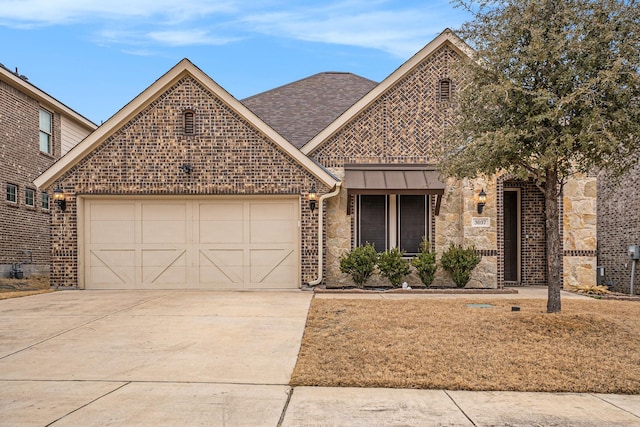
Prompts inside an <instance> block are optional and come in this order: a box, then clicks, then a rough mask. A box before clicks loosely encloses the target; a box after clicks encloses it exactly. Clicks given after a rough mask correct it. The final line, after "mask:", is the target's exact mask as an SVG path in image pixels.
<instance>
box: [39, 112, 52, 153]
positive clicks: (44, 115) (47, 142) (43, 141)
mask: <svg viewBox="0 0 640 427" xmlns="http://www.w3.org/2000/svg"><path fill="white" fill-rule="evenodd" d="M51 119H52V115H51V113H50V112H48V111H47V110H43V109H40V151H42V152H43V153H47V154H53V147H52V145H53V144H52V143H51V142H52V139H53V138H52V132H51V129H52V125H51V122H52V120H51Z"/></svg>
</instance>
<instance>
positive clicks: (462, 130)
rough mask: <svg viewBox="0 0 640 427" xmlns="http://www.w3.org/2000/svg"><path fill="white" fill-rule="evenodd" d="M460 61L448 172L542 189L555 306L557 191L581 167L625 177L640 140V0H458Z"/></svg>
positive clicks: (551, 305) (556, 306) (555, 307)
mask: <svg viewBox="0 0 640 427" xmlns="http://www.w3.org/2000/svg"><path fill="white" fill-rule="evenodd" d="M453 3H454V4H456V5H457V6H460V7H463V8H466V9H467V10H469V11H470V12H471V13H473V19H472V20H471V21H470V22H468V23H466V24H464V26H463V27H462V28H461V29H460V30H459V31H458V35H460V36H461V37H462V38H463V39H465V40H466V41H467V42H468V43H469V44H470V45H471V47H472V48H473V49H474V50H475V51H476V53H477V56H476V57H475V58H474V60H473V61H468V62H465V63H464V65H463V67H464V69H463V70H462V73H463V75H464V76H465V78H464V79H463V80H462V81H461V84H460V86H461V87H460V88H459V89H460V90H459V93H458V97H457V101H456V108H457V113H458V118H457V121H456V126H455V127H454V128H452V129H450V132H449V136H448V138H447V140H446V141H445V143H444V152H443V153H442V159H443V164H442V168H443V170H444V172H445V174H447V175H451V176H456V177H470V178H472V177H476V176H478V175H480V174H485V175H489V176H490V175H493V174H495V173H498V172H506V173H510V174H513V175H515V176H518V177H521V178H523V179H529V178H532V179H533V180H534V181H535V183H536V184H537V185H538V187H539V188H540V190H541V191H542V192H543V193H544V195H545V211H546V212H545V217H546V218H545V219H546V230H547V264H548V267H547V270H548V285H549V298H548V302H547V311H548V312H558V311H560V309H561V304H560V289H561V287H562V279H561V276H560V271H561V266H562V246H561V240H560V233H559V230H560V226H561V223H560V221H559V212H560V210H559V197H560V195H561V194H562V189H563V186H564V184H565V183H566V182H567V179H569V178H570V177H571V176H572V175H574V174H576V173H589V172H594V171H598V170H606V171H607V173H608V174H609V175H610V176H619V175H621V174H622V173H624V172H625V171H627V170H628V169H629V167H630V165H633V164H635V163H637V161H638V154H637V153H638V152H637V150H638V146H639V145H640V76H639V70H640V4H638V2H636V1H635V0H562V1H558V0H498V1H488V0H480V1H473V0H453Z"/></svg>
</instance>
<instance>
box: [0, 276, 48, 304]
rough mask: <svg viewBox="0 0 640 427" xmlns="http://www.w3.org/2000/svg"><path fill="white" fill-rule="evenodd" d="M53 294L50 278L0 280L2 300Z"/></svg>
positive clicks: (0, 296) (0, 297)
mask: <svg viewBox="0 0 640 427" xmlns="http://www.w3.org/2000/svg"><path fill="white" fill-rule="evenodd" d="M47 292H52V290H51V288H50V285H49V278H48V277H41V276H33V277H30V278H28V279H0V300H3V299H8V298H17V297H26V296H29V295H36V294H43V293H47Z"/></svg>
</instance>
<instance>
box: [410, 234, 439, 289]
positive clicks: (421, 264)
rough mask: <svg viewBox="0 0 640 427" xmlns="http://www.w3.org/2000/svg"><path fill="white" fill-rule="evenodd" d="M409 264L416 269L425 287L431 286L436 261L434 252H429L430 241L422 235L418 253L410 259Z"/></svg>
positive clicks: (436, 266) (436, 267) (436, 265)
mask: <svg viewBox="0 0 640 427" xmlns="http://www.w3.org/2000/svg"><path fill="white" fill-rule="evenodd" d="M411 264H413V266H414V267H415V268H416V270H418V276H420V280H421V281H422V283H423V284H424V285H425V286H427V287H429V286H431V284H432V283H433V279H434V277H435V275H436V270H437V269H438V264H437V263H436V254H435V253H434V252H431V242H429V241H428V240H427V239H425V238H424V237H423V238H422V243H420V253H419V254H418V256H416V257H415V258H414V259H413V260H412V261H411Z"/></svg>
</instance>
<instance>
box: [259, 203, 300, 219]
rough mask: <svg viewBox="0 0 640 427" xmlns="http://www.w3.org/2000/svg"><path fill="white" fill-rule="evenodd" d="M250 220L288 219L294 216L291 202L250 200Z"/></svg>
mask: <svg viewBox="0 0 640 427" xmlns="http://www.w3.org/2000/svg"><path fill="white" fill-rule="evenodd" d="M249 206H250V212H251V221H273V220H289V221H292V220H293V219H294V218H295V212H294V209H293V204H292V203H286V204H285V203H261V202H250V204H249Z"/></svg>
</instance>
